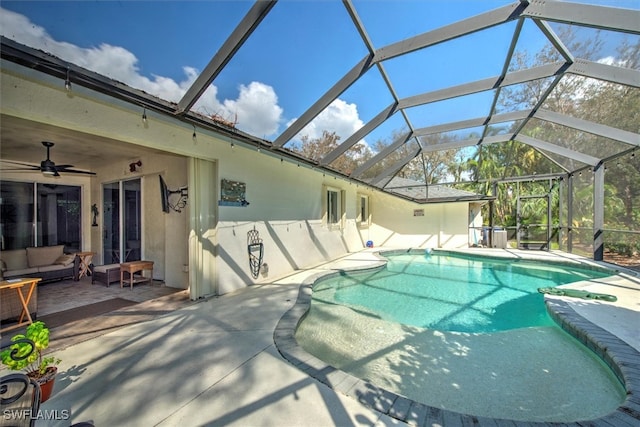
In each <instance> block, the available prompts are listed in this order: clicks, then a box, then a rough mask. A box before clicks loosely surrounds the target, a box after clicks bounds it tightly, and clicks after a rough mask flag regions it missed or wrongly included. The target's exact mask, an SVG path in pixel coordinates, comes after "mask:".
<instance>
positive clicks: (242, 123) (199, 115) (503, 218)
mask: <svg viewBox="0 0 640 427" xmlns="http://www.w3.org/2000/svg"><path fill="white" fill-rule="evenodd" d="M27 3H31V7H37V6H38V2H27ZM127 3H136V2H123V4H122V16H120V17H118V18H117V19H119V20H122V22H120V21H118V22H117V23H116V25H113V28H114V31H115V30H116V29H117V28H120V24H124V23H125V20H126V19H130V20H131V24H132V25H143V26H144V28H147V26H149V28H150V25H151V23H146V22H145V23H142V24H141V23H140V21H141V20H144V19H145V18H144V14H141V13H136V12H137V11H138V10H137V9H135V8H136V7H141V5H140V4H138V5H135V4H127ZM142 3H145V2H142ZM73 5H74V7H75V8H76V10H75V11H74V13H76V14H78V15H81V14H82V13H87V14H89V13H91V11H92V9H91V8H90V7H88V6H87V5H84V4H82V3H77V2H73ZM11 6H12V5H11V2H7V6H5V7H7V8H8V9H11ZM638 6H639V4H638V2H637V1H636V2H633V1H630V2H624V3H622V2H616V1H606V0H602V1H595V0H594V1H589V2H588V4H580V3H575V2H568V1H551V0H547V1H544V2H541V1H527V0H522V1H516V2H506V1H486V2H480V1H479V2H436V1H428V2H416V1H399V2H395V1H394V2H387V1H375V2H373V1H358V0H345V1H342V2H337V1H336V2H325V1H323V2H290V1H258V2H255V3H250V2H228V3H227V2H224V3H221V2H187V3H181V5H180V8H181V10H182V11H184V10H188V11H189V13H190V14H192V15H193V16H195V15H202V14H208V16H209V17H210V25H209V26H208V27H206V28H205V27H203V28H200V27H198V28H181V30H182V31H183V34H182V35H183V36H184V38H183V39H182V40H186V41H183V43H189V44H192V45H197V46H198V49H196V50H197V52H198V56H197V57H194V58H188V59H189V60H190V61H191V63H193V64H199V66H200V67H201V69H202V71H199V72H198V73H197V75H194V76H193V79H191V80H190V81H189V85H188V86H185V87H184V90H182V91H181V92H180V95H179V96H174V95H170V94H168V93H166V92H162V91H157V92H154V91H153V87H152V86H149V85H147V84H146V83H145V81H144V80H143V79H138V80H135V79H131V80H127V79H126V78H124V77H123V75H122V74H118V72H117V70H113V69H110V68H109V67H108V65H105V64H100V65H96V66H95V67H91V66H89V65H87V63H84V62H82V63H78V62H77V61H76V62H74V58H73V57H69V56H67V52H66V51H65V49H64V48H63V47H61V45H62V43H60V45H54V44H49V45H47V46H40V45H38V44H37V41H34V40H32V39H23V38H21V37H20V35H15V34H5V33H3V37H2V59H3V60H5V61H10V62H15V63H18V64H21V65H27V66H29V67H31V68H32V69H34V70H37V71H39V72H43V73H48V74H50V75H51V76H54V77H57V78H59V79H60V80H61V81H62V82H67V83H69V84H71V85H80V86H86V87H88V88H91V89H94V90H98V91H100V92H103V93H106V94H109V95H110V96H113V97H116V98H120V99H121V100H124V101H127V102H131V103H135V104H137V105H139V106H140V109H141V112H142V111H144V113H143V114H146V112H147V111H148V112H154V113H157V114H166V115H170V116H173V117H178V118H180V120H182V121H184V122H185V123H188V124H189V125H192V126H193V129H194V135H195V134H196V132H197V131H198V129H208V130H213V131H216V132H219V133H222V134H224V135H227V136H229V137H232V138H233V139H234V141H236V142H235V143H237V144H240V145H243V146H249V147H254V148H255V150H256V151H260V152H261V154H265V153H267V154H268V155H272V156H277V157H281V158H282V159H286V160H287V161H293V162H296V163H298V164H299V165H300V166H301V167H306V168H314V169H317V170H322V171H323V172H324V173H327V174H333V175H335V176H338V177H340V178H343V179H348V180H350V181H351V182H353V183H356V184H358V185H363V186H367V187H375V188H376V189H379V190H381V191H384V192H388V193H391V194H394V195H395V196H397V197H399V198H403V199H409V200H412V201H416V202H419V203H443V202H452V201H461V200H465V201H478V202H479V203H482V204H483V208H482V209H483V218H484V224H483V227H478V228H477V230H473V232H474V233H477V234H476V236H477V243H478V244H479V245H480V244H491V239H492V238H493V237H494V235H495V233H494V232H495V231H496V230H498V231H504V232H506V236H507V241H508V245H509V246H510V247H520V248H531V249H562V250H565V251H569V252H577V253H580V254H583V255H587V256H592V257H593V258H594V259H596V260H602V259H605V260H613V261H614V262H619V263H622V264H628V265H631V266H633V265H635V266H640V261H637V260H638V259H640V256H639V255H638V253H639V252H640V150H638V147H639V146H640V11H639V8H638ZM92 7H99V6H97V5H95V4H93V6H92ZM146 7H150V8H151V7H153V8H162V7H175V4H174V3H173V2H156V3H152V4H149V3H147V6H146ZM129 8H131V9H129ZM74 16H75V15H74ZM291 17H296V19H291ZM180 25H181V26H182V25H184V26H188V25H186V24H185V23H184V22H183V23H181V24H180ZM156 27H158V28H156V29H155V32H154V33H153V34H149V37H151V36H153V37H157V42H156V43H158V44H157V45H154V44H153V41H151V40H155V39H151V38H149V41H148V44H147V49H154V50H156V51H157V53H158V54H164V55H167V54H168V53H167V52H166V51H165V47H164V45H162V42H163V41H166V40H167V38H166V37H171V36H172V34H174V33H172V32H171V31H164V32H165V33H170V34H167V35H162V34H161V33H162V32H163V30H166V28H162V27H161V26H160V25H156ZM195 31H200V32H199V33H195ZM185 50H186V49H185ZM191 51H194V49H190V50H189V52H191ZM185 55H186V53H185ZM152 71H153V70H152ZM283 76H284V79H283V80H285V81H286V87H284V86H282V87H281V86H278V85H277V83H271V85H272V86H268V85H263V86H260V87H259V89H265V88H267V89H268V88H269V87H271V88H272V89H273V91H275V92H277V94H278V97H279V98H280V101H279V102H280V104H279V103H278V101H277V100H276V101H275V103H274V104H273V107H274V108H272V109H271V110H269V111H271V112H272V113H273V112H275V114H276V115H277V118H276V119H274V123H275V125H274V126H272V127H271V128H269V127H268V126H262V127H261V126H259V124H260V122H261V121H267V120H268V119H269V115H268V114H267V110H266V109H265V110H262V114H261V115H259V116H250V113H249V112H248V109H244V108H242V106H241V104H240V102H239V101H238V102H235V101H234V102H235V104H234V103H233V102H227V101H225V102H217V103H216V102H214V103H213V104H212V103H210V101H211V99H217V98H216V97H217V96H218V95H220V94H221V93H223V92H225V91H227V92H228V91H229V89H228V88H232V89H234V90H235V89H237V88H241V90H244V91H246V93H249V92H250V91H251V90H253V89H256V88H258V86H257V84H255V85H254V83H256V82H276V78H282V77H283ZM250 82H252V83H250ZM285 89H286V93H287V94H286V95H285ZM264 94H265V96H264V97H263V98H261V101H260V103H258V104H256V105H261V106H262V107H264V106H266V105H267V104H269V103H271V102H274V101H273V97H269V94H270V93H269V91H268V90H266V91H265V92H264ZM271 95H273V93H271ZM224 96H226V95H224ZM289 98H291V101H289ZM269 105H271V104H269ZM276 107H278V108H280V107H283V108H285V109H286V114H282V109H283V108H280V111H279V113H278V108H276ZM354 114H355V115H356V117H357V119H356V120H351V121H349V120H347V117H352V116H353V115H354ZM3 152H4V153H5V154H3V155H6V154H11V147H10V146H7V147H5V148H3Z"/></svg>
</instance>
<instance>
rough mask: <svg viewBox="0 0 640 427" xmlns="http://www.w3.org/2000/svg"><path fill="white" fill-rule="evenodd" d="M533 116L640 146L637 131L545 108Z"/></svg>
mask: <svg viewBox="0 0 640 427" xmlns="http://www.w3.org/2000/svg"><path fill="white" fill-rule="evenodd" d="M533 117H535V118H537V119H541V120H546V121H549V122H553V123H557V124H559V125H562V126H567V127H570V128H572V129H577V130H580V131H584V132H589V133H592V134H594V135H598V136H603V137H605V138H609V139H613V140H616V141H620V142H624V143H625V144H630V145H635V146H636V147H640V135H639V134H637V133H633V132H628V131H625V130H621V129H617V128H614V127H611V126H607V125H602V124H599V123H594V122H591V121H588V120H582V119H578V118H576V117H571V116H567V115H565V114H560V113H556V112H553V111H549V110H543V109H540V110H538V111H537V112H536V113H535V114H534V115H533Z"/></svg>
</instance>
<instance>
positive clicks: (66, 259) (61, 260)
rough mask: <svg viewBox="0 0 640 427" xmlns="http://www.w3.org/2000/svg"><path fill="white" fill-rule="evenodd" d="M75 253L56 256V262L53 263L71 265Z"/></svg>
mask: <svg viewBox="0 0 640 427" xmlns="http://www.w3.org/2000/svg"><path fill="white" fill-rule="evenodd" d="M75 257H76V256H75V255H72V254H69V255H66V254H65V255H60V256H59V257H58V259H56V262H55V263H54V264H59V265H64V266H65V267H66V266H68V265H71V264H72V263H73V260H74V259H75Z"/></svg>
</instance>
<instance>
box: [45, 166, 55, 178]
mask: <svg viewBox="0 0 640 427" xmlns="http://www.w3.org/2000/svg"><path fill="white" fill-rule="evenodd" d="M42 174H43V175H50V176H56V174H57V171H56V168H55V167H52V166H50V165H45V166H43V167H42Z"/></svg>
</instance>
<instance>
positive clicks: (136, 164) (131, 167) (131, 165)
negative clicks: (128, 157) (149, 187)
mask: <svg viewBox="0 0 640 427" xmlns="http://www.w3.org/2000/svg"><path fill="white" fill-rule="evenodd" d="M140 166H142V162H141V161H140V160H138V161H137V162H133V163H129V172H136V167H140Z"/></svg>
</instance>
